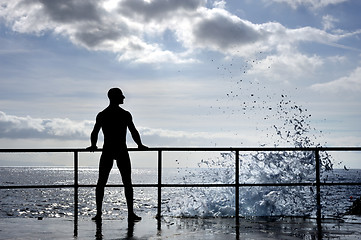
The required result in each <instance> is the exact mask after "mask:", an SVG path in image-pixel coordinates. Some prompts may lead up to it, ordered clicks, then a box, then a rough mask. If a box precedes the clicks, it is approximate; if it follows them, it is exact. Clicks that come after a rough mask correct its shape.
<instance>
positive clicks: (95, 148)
mask: <svg viewBox="0 0 361 240" xmlns="http://www.w3.org/2000/svg"><path fill="white" fill-rule="evenodd" d="M97 149H98V147H97V146H90V147H87V148H86V150H88V151H91V152H94V151H95V150H97Z"/></svg>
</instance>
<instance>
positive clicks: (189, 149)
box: [0, 147, 361, 153]
mask: <svg viewBox="0 0 361 240" xmlns="http://www.w3.org/2000/svg"><path fill="white" fill-rule="evenodd" d="M128 150H129V151H141V152H144V151H145V152H147V151H148V152H152V151H165V152H177V151H179V152H193V151H200V152H201V151H205V152H207V151H210V152H220V151H227V152H229V151H241V152H262V151H265V152H277V151H361V147H154V148H146V149H143V148H142V149H139V148H128ZM101 151H102V149H101V148H98V149H97V150H94V151H89V150H87V149H85V148H39V149H35V148H16V149H0V152H3V153H6V152H8V153H15V152H29V153H34V152H59V153H61V152H101Z"/></svg>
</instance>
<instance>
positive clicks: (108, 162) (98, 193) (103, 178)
mask: <svg viewBox="0 0 361 240" xmlns="http://www.w3.org/2000/svg"><path fill="white" fill-rule="evenodd" d="M112 167H113V159H112V157H110V156H107V155H106V154H103V153H102V155H101V157H100V161H99V177H98V183H97V186H96V189H95V198H96V205H97V215H96V216H95V217H93V220H100V219H101V217H102V206H103V198H104V188H105V185H106V184H107V182H108V178H109V173H110V170H112Z"/></svg>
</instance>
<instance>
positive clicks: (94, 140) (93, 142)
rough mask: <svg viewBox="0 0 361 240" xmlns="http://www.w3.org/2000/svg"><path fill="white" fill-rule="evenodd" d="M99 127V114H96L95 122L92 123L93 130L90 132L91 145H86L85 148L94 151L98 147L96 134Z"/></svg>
mask: <svg viewBox="0 0 361 240" xmlns="http://www.w3.org/2000/svg"><path fill="white" fill-rule="evenodd" d="M100 128H101V124H100V121H99V115H98V116H97V119H96V122H95V124H94V128H93V131H92V132H91V134H90V142H91V146H90V147H87V148H86V149H87V150H90V151H94V150H96V149H98V147H97V142H98V134H99V131H100Z"/></svg>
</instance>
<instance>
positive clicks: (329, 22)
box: [322, 15, 339, 30]
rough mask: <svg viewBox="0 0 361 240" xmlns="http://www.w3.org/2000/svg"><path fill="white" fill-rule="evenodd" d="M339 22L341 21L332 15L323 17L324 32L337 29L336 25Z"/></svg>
mask: <svg viewBox="0 0 361 240" xmlns="http://www.w3.org/2000/svg"><path fill="white" fill-rule="evenodd" d="M337 22H339V20H338V19H337V18H335V17H333V16H331V15H325V16H323V17H322V25H323V29H324V30H330V29H333V28H334V27H335V25H334V23H337Z"/></svg>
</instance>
